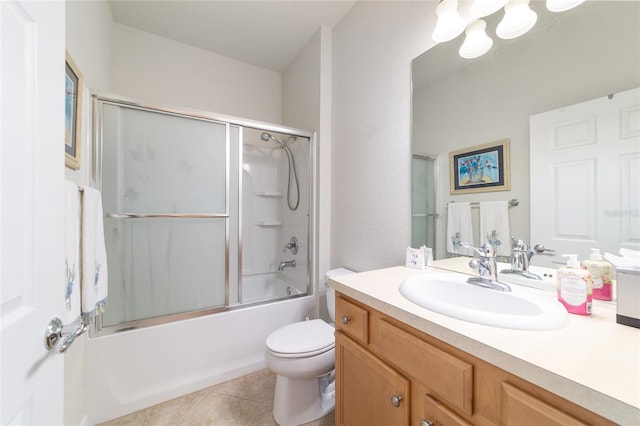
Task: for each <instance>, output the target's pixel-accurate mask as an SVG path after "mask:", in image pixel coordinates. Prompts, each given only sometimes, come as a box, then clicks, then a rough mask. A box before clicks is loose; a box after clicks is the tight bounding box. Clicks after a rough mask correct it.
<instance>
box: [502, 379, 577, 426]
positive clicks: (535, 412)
mask: <svg viewBox="0 0 640 426" xmlns="http://www.w3.org/2000/svg"><path fill="white" fill-rule="evenodd" d="M502 424H503V425H504V426H527V425H539V426H586V424H585V423H583V422H581V421H579V420H577V419H575V418H573V417H571V416H570V415H568V414H566V413H564V412H563V411H562V410H560V409H559V408H556V407H553V406H551V405H549V404H547V403H546V402H544V401H542V400H540V399H538V398H536V397H534V396H532V395H529V394H528V393H526V392H523V391H521V390H520V389H518V388H516V387H514V386H512V385H510V384H509V383H502Z"/></svg>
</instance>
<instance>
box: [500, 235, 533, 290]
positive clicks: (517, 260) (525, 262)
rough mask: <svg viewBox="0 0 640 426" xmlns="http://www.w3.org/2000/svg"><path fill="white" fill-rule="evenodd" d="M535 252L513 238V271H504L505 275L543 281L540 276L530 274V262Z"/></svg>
mask: <svg viewBox="0 0 640 426" xmlns="http://www.w3.org/2000/svg"><path fill="white" fill-rule="evenodd" d="M534 254H535V252H534V251H533V250H529V247H528V246H527V245H526V244H525V243H524V242H523V241H522V240H516V239H515V238H514V237H511V269H503V270H502V271H500V272H501V273H503V274H514V275H520V276H522V277H525V278H529V279H531V280H542V278H540V276H539V275H536V274H534V273H531V272H529V261H530V260H531V258H532V257H533V255H534Z"/></svg>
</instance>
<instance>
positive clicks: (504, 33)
mask: <svg viewBox="0 0 640 426" xmlns="http://www.w3.org/2000/svg"><path fill="white" fill-rule="evenodd" d="M537 20H538V15H537V14H536V13H535V12H534V11H533V10H531V9H530V8H529V0H511V1H510V2H509V3H507V5H506V6H505V7H504V17H503V18H502V21H500V23H499V24H498V27H497V28H496V34H497V35H498V37H500V38H502V39H512V38H516V37H519V36H521V35H522V34H524V33H526V32H527V31H529V30H530V29H531V28H533V26H534V25H535V24H536V21H537Z"/></svg>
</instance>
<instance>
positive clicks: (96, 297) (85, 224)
mask: <svg viewBox="0 0 640 426" xmlns="http://www.w3.org/2000/svg"><path fill="white" fill-rule="evenodd" d="M82 189H83V194H82V284H81V287H82V315H83V316H84V317H85V318H89V319H90V320H93V319H94V318H95V316H96V314H99V313H102V312H104V308H105V306H106V303H107V282H108V281H107V251H106V248H105V245H104V226H103V222H102V196H101V195H100V192H99V191H98V190H97V189H95V188H90V187H87V186H84V187H82Z"/></svg>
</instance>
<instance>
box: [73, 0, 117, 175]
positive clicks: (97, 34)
mask: <svg viewBox="0 0 640 426" xmlns="http://www.w3.org/2000/svg"><path fill="white" fill-rule="evenodd" d="M65 4H66V49H67V52H68V53H69V54H70V55H71V57H72V58H73V61H74V62H75V63H76V65H77V66H78V68H79V69H80V72H81V73H82V75H83V77H84V89H85V90H84V96H83V105H82V106H83V108H82V109H83V116H82V130H81V132H82V144H81V146H80V169H79V170H71V169H69V168H66V169H65V170H66V177H67V179H70V180H73V181H74V182H77V183H82V184H88V183H89V182H90V176H89V172H90V164H91V158H92V155H93V151H92V147H91V110H90V105H89V99H90V93H89V90H88V89H92V90H102V91H110V90H111V26H112V24H113V19H112V17H111V10H110V9H109V6H108V5H107V3H106V2H105V1H67V2H65Z"/></svg>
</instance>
